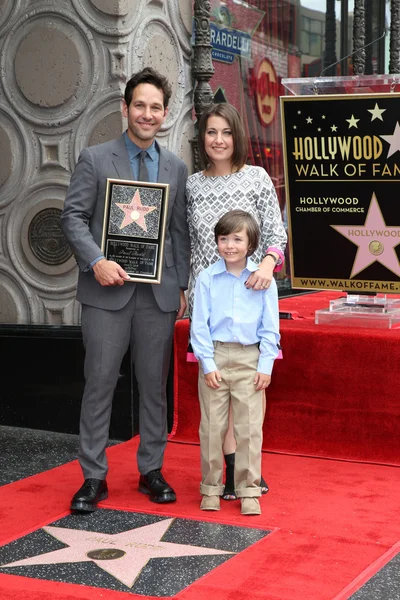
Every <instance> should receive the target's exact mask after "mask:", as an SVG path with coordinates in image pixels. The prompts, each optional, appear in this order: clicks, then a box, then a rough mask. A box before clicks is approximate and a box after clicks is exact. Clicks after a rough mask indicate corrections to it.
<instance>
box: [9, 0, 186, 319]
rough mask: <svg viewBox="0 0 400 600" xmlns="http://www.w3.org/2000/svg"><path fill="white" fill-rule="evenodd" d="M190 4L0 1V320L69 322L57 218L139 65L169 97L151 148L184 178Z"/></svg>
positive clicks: (72, 282) (68, 265) (67, 271)
mask: <svg viewBox="0 0 400 600" xmlns="http://www.w3.org/2000/svg"><path fill="white" fill-rule="evenodd" d="M191 22H192V2H191V0H168V1H167V0H71V1H70V2H65V1H64V0H35V1H34V2H32V1H30V0H14V2H10V1H7V0H0V156H2V160H1V161H0V232H1V240H0V322H3V323H4V322H10V323H13V322H14V323H37V324H41V323H45V324H53V325H64V324H65V325H68V324H71V325H72V324H78V323H79V320H80V305H79V304H78V303H77V302H76V300H75V286H76V279H77V267H76V263H75V260H74V258H73V257H72V256H71V254H70V250H69V248H68V246H67V245H66V244H65V240H64V238H63V236H62V233H61V230H60V228H59V222H58V219H59V214H60V211H61V209H62V206H63V201H64V198H65V193H66V189H67V186H68V183H69V178H70V173H71V172H72V170H73V168H74V166H75V164H76V161H77V159H78V156H79V152H80V151H81V149H82V148H83V147H85V146H88V145H93V144H98V143H102V142H105V141H108V140H109V139H112V138H115V137H116V136H118V135H119V134H120V133H121V132H122V131H123V130H124V129H125V128H126V121H125V119H124V118H123V117H122V113H121V99H122V97H123V90H124V87H125V82H126V80H127V79H128V78H129V77H130V76H131V74H132V73H133V72H134V71H136V70H138V69H140V68H141V67H143V66H145V65H150V66H153V67H154V68H156V69H157V70H159V71H161V72H162V73H164V74H166V75H167V76H168V78H169V80H170V82H171V84H172V87H173V97H172V99H171V103H170V112H169V115H168V118H167V120H166V123H165V125H164V127H163V129H162V131H161V132H160V143H161V144H162V145H165V146H167V147H168V148H169V149H170V150H172V151H175V152H176V153H177V154H178V155H180V156H181V157H182V158H183V159H184V160H185V161H186V162H187V164H188V166H189V169H191V150H190V146H189V139H190V138H191V137H192V135H193V127H192V119H191V114H192V98H191V89H192V83H191V71H190V56H191V45H190V37H191Z"/></svg>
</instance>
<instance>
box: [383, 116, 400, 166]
mask: <svg viewBox="0 0 400 600" xmlns="http://www.w3.org/2000/svg"><path fill="white" fill-rule="evenodd" d="M379 137H381V138H383V139H384V140H385V142H388V144H390V148H389V150H388V154H387V157H388V158H389V156H392V154H394V153H395V152H397V151H398V150H400V125H399V122H397V123H396V127H395V130H394V132H393V134H392V135H381V136H379Z"/></svg>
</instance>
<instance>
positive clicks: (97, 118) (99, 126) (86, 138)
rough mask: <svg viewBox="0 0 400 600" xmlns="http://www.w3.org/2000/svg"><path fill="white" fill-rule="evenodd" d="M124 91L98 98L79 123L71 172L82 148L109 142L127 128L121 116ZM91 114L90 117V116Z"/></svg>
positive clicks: (72, 153)
mask: <svg viewBox="0 0 400 600" xmlns="http://www.w3.org/2000/svg"><path fill="white" fill-rule="evenodd" d="M121 99H122V91H119V90H118V91H112V92H109V93H105V94H101V95H99V96H96V98H95V99H93V101H92V102H91V105H90V110H88V111H87V113H85V114H84V115H82V117H81V118H80V119H79V121H78V122H77V126H76V131H75V133H74V141H73V151H71V155H70V159H71V170H72V168H73V165H75V163H76V161H77V160H78V156H79V153H80V151H81V150H82V148H85V147H86V146H92V145H94V144H101V143H102V142H107V141H109V140H111V139H113V138H115V137H116V136H117V135H120V134H121V133H122V131H123V130H124V129H125V128H126V124H125V120H124V119H123V117H122V114H121ZM89 113H90V116H89Z"/></svg>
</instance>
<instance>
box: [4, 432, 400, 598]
mask: <svg viewBox="0 0 400 600" xmlns="http://www.w3.org/2000/svg"><path fill="white" fill-rule="evenodd" d="M136 446H137V441H136V440H133V441H131V442H126V443H124V444H121V445H120V446H116V447H113V448H111V449H109V451H108V456H109V460H110V476H109V486H110V497H109V499H108V500H107V501H105V502H103V503H102V506H103V507H108V508H113V509H120V510H128V511H136V512H146V513H157V514H162V515H171V516H176V517H185V518H189V519H197V520H208V521H212V522H215V523H224V524H231V525H241V526H246V527H256V528H265V529H272V530H274V529H275V530H276V531H275V532H274V533H272V534H271V535H270V536H268V537H267V538H265V539H263V540H262V541H261V542H258V543H257V544H254V545H253V546H251V547H249V548H248V549H247V550H245V551H243V552H241V553H240V554H238V555H237V556H235V557H234V558H232V559H230V560H229V561H227V562H226V563H225V564H223V565H221V566H219V567H218V568H217V569H215V570H214V571H211V572H210V573H209V574H207V575H205V576H204V577H202V578H201V579H199V580H197V581H196V582H195V583H194V584H192V585H191V586H189V587H188V588H186V589H185V590H184V591H182V592H181V593H179V594H178V595H177V596H176V598H179V599H180V600H209V598H210V597H211V596H213V597H214V598H217V599H218V600H231V599H234V598H235V599H236V598H237V599H239V598H240V599H241V600H247V599H248V600H253V599H259V600H311V599H315V600H333V599H334V598H335V597H337V600H339V598H340V600H343V599H345V598H349V596H350V594H351V593H354V591H355V590H356V589H357V587H359V586H360V585H361V584H362V583H363V582H364V581H365V579H366V578H367V577H370V576H371V574H372V573H373V570H377V569H378V568H379V567H380V566H381V564H383V563H384V561H385V560H386V559H385V556H389V555H390V553H392V555H393V553H394V552H395V550H396V548H395V545H396V543H398V542H399V540H400V522H399V519H398V507H399V504H400V486H399V475H400V471H399V469H396V468H394V467H384V466H378V465H363V464H356V463H348V462H339V461H329V460H321V459H310V458H301V457H294V456H283V455H271V454H265V455H264V464H263V472H264V474H265V475H266V477H267V480H268V482H269V484H270V487H271V491H270V493H269V494H268V495H267V496H265V497H263V498H262V508H263V514H262V515H261V516H259V517H253V518H250V517H243V516H241V515H240V513H239V503H237V502H231V503H229V502H226V503H223V506H222V510H221V511H220V512H219V513H206V514H205V513H204V512H201V511H200V510H199V508H198V506H199V498H200V497H199V493H198V480H199V448H198V447H197V446H195V445H182V444H178V443H173V442H172V443H170V444H169V446H168V450H167V456H166V468H165V475H166V476H167V478H168V480H169V481H171V483H172V484H173V485H174V487H175V488H176V490H177V493H178V501H177V502H176V503H175V504H173V505H168V506H157V505H154V504H152V503H150V502H149V501H148V499H147V498H146V497H145V496H143V495H142V494H140V493H139V492H138V491H137V489H136V488H137V479H138V475H137V472H136V469H135V468H133V467H132V465H133V464H135V450H136ZM80 482H81V473H80V470H79V467H78V465H77V463H76V462H74V463H70V464H68V465H64V466H62V467H59V468H57V469H54V470H52V471H48V472H45V473H42V474H40V475H37V476H35V477H31V478H28V479H25V480H22V481H20V482H16V483H14V484H11V485H8V486H4V487H2V488H0V501H1V507H2V509H1V524H2V527H1V530H0V543H1V545H4V544H6V543H8V542H9V541H11V540H13V539H15V538H17V537H20V536H22V535H25V534H27V533H28V532H30V531H32V530H34V529H36V528H38V527H40V526H44V525H45V524H47V523H50V522H52V521H54V520H55V519H56V518H58V517H60V516H63V515H64V514H66V513H67V512H68V504H69V499H70V497H71V495H72V493H73V492H74V491H75V490H76V488H77V486H79V484H80ZM371 565H372V567H371ZM371 569H372V571H371ZM346 588H347V589H348V590H351V592H349V593H348V592H347V591H344V590H346ZM21 597H24V599H26V600H50V599H51V600H73V599H82V600H83V599H84V600H92V599H94V598H96V599H98V598H101V599H109V600H118V599H119V598H120V599H121V600H123V598H126V599H127V600H128V598H142V599H144V598H148V597H147V596H139V595H135V594H131V593H121V592H114V591H109V590H103V589H101V590H99V589H95V588H88V587H83V586H79V585H72V584H64V583H58V582H57V583H56V582H49V581H41V580H34V579H28V578H25V577H16V576H12V575H0V598H1V599H2V600H11V599H13V600H15V599H17V598H18V599H20V598H21Z"/></svg>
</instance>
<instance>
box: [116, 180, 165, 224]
mask: <svg viewBox="0 0 400 600" xmlns="http://www.w3.org/2000/svg"><path fill="white" fill-rule="evenodd" d="M115 204H116V206H118V208H120V209H121V210H122V211H123V212H124V213H125V216H124V220H123V221H122V223H121V225H120V229H124V227H126V226H127V225H130V224H131V223H136V224H137V225H139V227H141V228H142V229H143V230H144V231H146V233H147V225H146V221H145V216H146V215H148V214H150V213H151V212H153V210H156V209H157V207H156V206H146V205H144V204H142V201H141V199H140V193H139V190H136V192H135V194H134V196H133V198H132V200H131V201H130V203H129V204H123V203H120V202H116V203H115Z"/></svg>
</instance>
